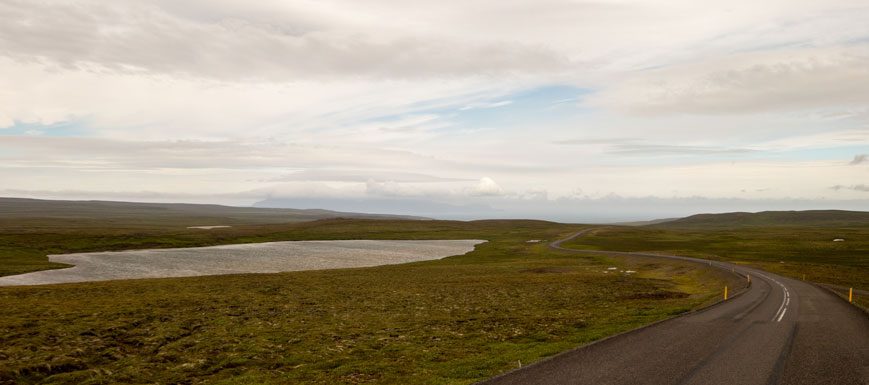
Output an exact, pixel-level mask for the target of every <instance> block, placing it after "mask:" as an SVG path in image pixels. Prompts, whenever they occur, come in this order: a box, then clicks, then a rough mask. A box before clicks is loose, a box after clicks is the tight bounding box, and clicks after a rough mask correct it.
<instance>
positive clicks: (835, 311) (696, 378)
mask: <svg viewBox="0 0 869 385" xmlns="http://www.w3.org/2000/svg"><path fill="white" fill-rule="evenodd" d="M591 230H593V229H588V230H585V231H581V232H579V233H576V234H574V235H573V236H571V237H570V238H567V239H563V240H561V241H556V242H553V243H552V244H550V246H551V247H553V248H555V249H558V250H563V251H570V252H576V253H594V254H613V255H636V256H651V257H663V258H675V259H682V260H688V261H694V262H698V263H703V264H709V263H710V262H709V261H707V260H701V259H694V258H687V257H676V256H661V255H653V254H643V253H624V252H601V251H584V250H573V249H565V248H562V247H561V246H560V245H561V243H562V242H565V241H567V240H570V239H573V238H574V237H576V236H579V235H582V234H584V233H586V232H588V231H591ZM712 264H713V265H714V266H717V267H720V268H723V269H727V270H730V269H734V270H735V271H736V272H737V273H739V274H741V275H743V276H744V275H746V274H747V275H750V276H751V285H750V286H749V287H748V289H746V290H745V291H743V292H742V293H741V294H740V295H738V296H736V297H735V298H731V299H728V300H727V301H724V302H721V303H719V304H717V305H715V306H712V307H709V308H706V309H704V310H701V311H698V312H693V313H688V314H685V315H683V316H680V317H676V318H672V319H669V320H667V321H663V322H659V323H656V324H652V325H650V326H647V327H642V328H639V329H635V330H632V331H630V332H627V333H623V334H620V335H617V336H615V337H611V338H608V339H604V340H601V341H598V342H596V343H592V344H589V345H585V346H582V347H579V348H576V349H573V350H570V351H568V352H565V353H562V354H559V355H556V356H553V357H550V358H548V359H545V360H542V361H540V362H537V363H534V364H532V365H528V366H526V367H523V368H521V369H517V370H514V371H511V372H507V373H505V374H502V375H500V376H498V377H494V378H491V379H489V380H486V381H483V382H481V383H480V384H487V385H494V384H499V385H507V384H516V385H520V384H521V385H533V384H649V385H651V384H703V385H715V384H738V385H750V384H764V385H767V384H831V385H832V384H836V385H845V384H863V385H867V384H869V317H867V315H866V313H864V312H863V311H861V310H859V309H857V308H856V307H854V306H851V305H850V304H848V303H847V302H845V301H843V300H842V299H841V298H839V297H837V296H835V295H833V294H832V293H830V292H828V291H826V290H824V289H821V288H819V287H817V286H815V285H812V284H809V283H806V282H803V281H799V280H794V279H791V278H787V277H782V276H779V275H776V274H772V273H769V272H765V271H761V270H755V269H750V268H746V267H742V266H738V265H733V264H729V263H720V262H712Z"/></svg>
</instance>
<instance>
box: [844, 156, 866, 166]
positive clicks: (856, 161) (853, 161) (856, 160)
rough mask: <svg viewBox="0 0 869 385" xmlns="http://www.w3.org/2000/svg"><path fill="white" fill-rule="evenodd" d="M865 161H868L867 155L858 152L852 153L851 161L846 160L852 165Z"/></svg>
mask: <svg viewBox="0 0 869 385" xmlns="http://www.w3.org/2000/svg"><path fill="white" fill-rule="evenodd" d="M866 162H869V155H867V154H860V155H854V159H853V160H852V161H850V162H848V164H850V165H852V166H854V165H858V164H862V163H866Z"/></svg>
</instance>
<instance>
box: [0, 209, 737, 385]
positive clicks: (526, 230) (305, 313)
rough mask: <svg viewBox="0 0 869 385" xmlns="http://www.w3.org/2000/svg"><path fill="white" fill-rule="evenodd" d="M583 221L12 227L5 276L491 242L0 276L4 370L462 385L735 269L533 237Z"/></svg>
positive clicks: (17, 377) (42, 378) (59, 375)
mask: <svg viewBox="0 0 869 385" xmlns="http://www.w3.org/2000/svg"><path fill="white" fill-rule="evenodd" d="M581 228H582V226H577V225H562V224H554V223H548V222H536V221H479V222H446V221H382V220H381V221H374V220H325V221H318V222H310V223H296V224H284V225H243V226H238V227H233V228H230V229H217V230H209V231H202V230H196V231H191V230H177V229H176V228H175V227H174V226H163V227H153V228H152V227H147V226H135V227H134V228H126V229H125V228H123V227H122V226H116V227H115V228H114V229H111V230H105V229H99V230H98V229H93V228H79V229H75V228H65V227H64V228H46V227H42V228H40V229H39V230H26V229H21V228H18V229H7V230H4V231H2V233H0V244H2V245H4V246H3V247H4V249H3V250H2V254H0V266H2V268H3V269H5V270H3V274H10V273H13V272H20V271H27V270H38V269H44V268H51V267H54V266H50V265H49V264H48V263H47V262H46V260H45V257H44V255H45V254H46V253H56V252H73V251H95V250H109V249H114V250H117V249H130V248H150V247H183V246H201V245H210V244H225V243H239V242H261V241H275V240H304V239H362V238H364V239H458V238H475V239H488V240H489V241H490V242H488V243H485V244H482V245H479V246H478V247H477V250H475V251H474V252H472V253H469V254H466V255H463V256H456V257H449V258H446V259H443V260H438V261H428V262H421V263H414V264H406V265H394V266H384V267H376V268H363V269H343V270H329V271H309V272H293V273H281V274H259V275H230V276H211V277H196V278H176V279H151V280H131V281H111V282H95V283H83V284H67V285H52V286H40V287H8V288H0V383H23V384H29V383H68V384H72V383H75V384H102V383H116V382H125V383H189V384H192V383H224V384H238V383H287V382H290V383H294V382H295V383H323V384H335V383H369V382H378V383H403V384H467V383H472V382H474V381H477V380H480V379H483V378H487V377H489V376H492V375H495V374H497V373H500V372H502V371H505V370H509V369H511V368H515V367H517V366H518V365H519V362H520V361H521V362H522V363H525V364H527V363H530V362H532V361H535V360H537V359H540V358H542V357H546V356H549V355H552V354H554V353H557V352H560V351H563V350H566V349H568V348H571V347H574V346H578V345H581V344H584V343H587V342H589V341H593V340H596V339H599V338H602V337H604V336H608V335H612V334H614V333H618V332H620V331H624V330H628V329H632V328H635V327H637V326H639V325H642V324H646V323H649V322H652V321H655V320H659V319H662V318H666V317H669V316H672V315H674V314H678V313H681V312H684V311H687V310H689V309H691V308H695V307H697V306H701V305H702V304H705V303H710V302H711V301H715V300H716V299H717V298H718V297H719V296H720V295H721V291H722V287H723V285H724V284H726V281H727V280H729V279H730V280H732V279H734V278H733V277H730V276H729V275H728V274H725V273H721V272H715V271H710V270H706V269H694V268H691V267H688V266H686V265H685V264H683V263H680V262H675V261H660V260H651V259H643V258H620V259H607V258H604V257H593V256H592V257H589V256H579V255H573V254H570V253H563V252H558V251H554V250H551V249H549V248H548V247H547V246H546V245H545V244H543V243H527V242H526V241H527V240H530V239H549V240H552V239H558V238H560V237H564V236H566V235H568V234H570V233H572V232H575V231H577V230H579V229H581ZM609 267H618V269H617V270H615V271H613V270H608V268H609ZM621 269H632V270H637V271H639V273H638V274H635V275H627V274H624V273H621V272H619V270H621ZM605 271H606V273H604V272H605ZM727 284H729V285H731V287H732V288H733V287H735V285H736V282H729V283H727Z"/></svg>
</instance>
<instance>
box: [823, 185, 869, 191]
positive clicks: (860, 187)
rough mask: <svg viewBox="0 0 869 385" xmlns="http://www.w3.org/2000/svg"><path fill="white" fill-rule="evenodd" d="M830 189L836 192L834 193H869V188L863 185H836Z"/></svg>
mask: <svg viewBox="0 0 869 385" xmlns="http://www.w3.org/2000/svg"><path fill="white" fill-rule="evenodd" d="M830 189H832V190H836V191H839V190H854V191H864V192H869V186H867V185H865V184H853V185H850V186H843V185H840V184H837V185H835V186H833V187H830Z"/></svg>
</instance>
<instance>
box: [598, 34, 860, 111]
mask: <svg viewBox="0 0 869 385" xmlns="http://www.w3.org/2000/svg"><path fill="white" fill-rule="evenodd" d="M867 100H869V44H860V45H848V46H837V47H829V48H788V49H778V50H771V51H770V50H767V51H759V52H747V53H741V54H734V55H730V56H723V57H716V58H712V59H706V60H701V61H694V62H687V63H684V64H674V65H670V66H665V67H663V68H661V69H654V70H648V71H640V72H634V73H633V74H631V75H630V76H627V79H626V80H625V81H623V82H620V83H616V84H615V85H614V86H613V87H610V88H608V89H605V90H603V91H602V92H600V93H599V94H598V95H593V96H591V97H589V98H588V100H587V102H586V104H587V105H590V106H601V107H607V108H612V109H616V110H618V111H624V112H628V113H632V114H640V115H660V114H712V115H721V114H742V113H756V112H765V111H779V110H794V109H798V108H819V107H826V106H839V105H849V104H850V105H865V103H866V102H867Z"/></svg>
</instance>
